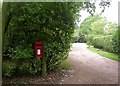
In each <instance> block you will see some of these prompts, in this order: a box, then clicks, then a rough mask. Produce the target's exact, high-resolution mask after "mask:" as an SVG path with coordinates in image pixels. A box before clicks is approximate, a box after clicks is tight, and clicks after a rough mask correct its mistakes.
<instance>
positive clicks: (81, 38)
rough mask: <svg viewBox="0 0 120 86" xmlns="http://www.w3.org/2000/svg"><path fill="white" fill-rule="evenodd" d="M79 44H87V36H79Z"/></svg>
mask: <svg viewBox="0 0 120 86" xmlns="http://www.w3.org/2000/svg"><path fill="white" fill-rule="evenodd" d="M78 42H80V43H85V42H86V35H85V34H79V39H78Z"/></svg>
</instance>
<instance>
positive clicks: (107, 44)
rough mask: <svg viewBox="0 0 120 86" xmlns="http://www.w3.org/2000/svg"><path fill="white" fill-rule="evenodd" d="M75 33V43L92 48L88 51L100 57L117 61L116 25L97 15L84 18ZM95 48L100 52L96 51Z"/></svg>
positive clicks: (118, 36) (118, 40)
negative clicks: (85, 44)
mask: <svg viewBox="0 0 120 86" xmlns="http://www.w3.org/2000/svg"><path fill="white" fill-rule="evenodd" d="M76 32H77V34H75V39H76V41H77V42H80V43H87V44H88V45H89V46H94V48H89V49H90V50H93V51H94V52H96V53H99V54H100V55H102V56H105V57H108V58H111V59H113V60H118V55H119V51H120V48H119V43H120V30H119V29H118V26H117V24H115V23H112V22H109V21H107V20H106V18H103V17H102V16H101V15H99V14H97V15H94V16H89V17H88V18H86V19H85V20H84V21H83V22H82V23H81V25H80V29H78V30H77V31H76ZM78 32H79V33H78ZM96 48H97V49H100V50H99V51H96ZM112 53H113V54H112Z"/></svg>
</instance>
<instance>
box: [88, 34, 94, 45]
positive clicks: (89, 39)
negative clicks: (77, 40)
mask: <svg viewBox="0 0 120 86" xmlns="http://www.w3.org/2000/svg"><path fill="white" fill-rule="evenodd" d="M95 36H96V35H94V34H90V35H87V36H86V41H87V44H89V45H92V41H93V37H95Z"/></svg>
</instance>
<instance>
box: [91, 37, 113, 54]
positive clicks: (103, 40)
mask: <svg viewBox="0 0 120 86" xmlns="http://www.w3.org/2000/svg"><path fill="white" fill-rule="evenodd" d="M112 42H113V40H112V35H106V36H101V37H100V36H98V37H97V36H96V37H94V38H93V41H92V44H93V46H94V47H96V48H102V49H104V50H107V51H110V52H113V51H114V48H112V47H113V45H112Z"/></svg>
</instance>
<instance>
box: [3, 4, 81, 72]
mask: <svg viewBox="0 0 120 86" xmlns="http://www.w3.org/2000/svg"><path fill="white" fill-rule="evenodd" d="M81 6H82V3H19V4H18V3H10V7H9V14H10V17H11V20H10V22H9V25H8V26H9V27H8V31H7V36H8V37H6V38H8V40H9V41H8V42H9V43H8V46H9V47H10V48H11V49H12V50H13V51H11V52H10V53H9V54H10V56H11V58H10V59H12V60H14V62H15V64H17V65H20V70H21V71H26V70H25V69H28V70H29V69H30V73H32V74H36V73H38V72H39V73H40V71H41V69H39V67H40V66H41V64H42V63H41V62H40V61H39V59H35V57H34V55H33V51H34V50H33V49H34V48H33V47H32V44H33V43H34V42H35V41H42V42H44V57H46V58H47V70H53V69H55V68H56V66H57V65H58V64H60V63H61V62H62V61H64V60H65V59H66V58H67V55H68V52H69V49H70V46H71V43H72V39H73V33H74V28H75V23H74V21H75V20H76V13H77V12H79V10H80V9H79V8H80V7H81ZM11 33H12V34H11ZM21 46H22V47H21ZM6 50H7V49H6ZM7 53H8V52H5V54H7ZM44 57H43V58H44ZM24 60H27V61H28V63H27V64H26V66H25V64H22V62H24ZM29 60H30V62H31V63H30V65H31V66H30V68H29V67H28V64H29ZM16 70H19V68H18V67H17V69H16Z"/></svg>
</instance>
